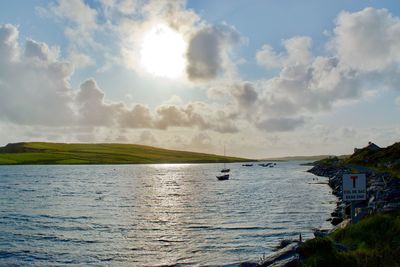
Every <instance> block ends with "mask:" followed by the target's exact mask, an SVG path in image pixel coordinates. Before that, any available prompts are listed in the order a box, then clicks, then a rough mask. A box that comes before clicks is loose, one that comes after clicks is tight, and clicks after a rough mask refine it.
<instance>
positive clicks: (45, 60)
mask: <svg viewBox="0 0 400 267" xmlns="http://www.w3.org/2000/svg"><path fill="white" fill-rule="evenodd" d="M55 51H56V52H55ZM57 51H58V49H57V48H49V47H48V46H47V45H46V44H44V43H37V42H35V41H33V40H27V42H26V43H25V47H24V53H22V51H21V49H20V48H19V46H18V30H17V28H16V27H15V26H12V25H0V54H2V55H4V54H5V55H6V56H4V57H2V58H1V61H0V69H1V74H0V91H1V95H2V97H1V98H0V114H1V117H2V118H3V119H5V120H9V121H15V122H18V123H20V124H25V125H35V124H36V125H54V126H57V125H69V124H71V123H73V121H74V120H75V114H74V111H73V109H72V108H71V106H70V104H71V100H72V97H71V91H70V89H69V88H68V83H67V81H66V80H67V78H68V77H69V76H70V75H71V73H72V71H73V67H72V66H71V65H70V64H69V63H68V62H63V61H57V58H56V57H57V56H58V52H57Z"/></svg>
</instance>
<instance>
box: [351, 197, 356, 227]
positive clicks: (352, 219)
mask: <svg viewBox="0 0 400 267" xmlns="http://www.w3.org/2000/svg"><path fill="white" fill-rule="evenodd" d="M350 207H351V208H350V209H351V223H352V224H353V223H355V222H356V216H355V211H356V209H355V206H354V201H351V202H350Z"/></svg>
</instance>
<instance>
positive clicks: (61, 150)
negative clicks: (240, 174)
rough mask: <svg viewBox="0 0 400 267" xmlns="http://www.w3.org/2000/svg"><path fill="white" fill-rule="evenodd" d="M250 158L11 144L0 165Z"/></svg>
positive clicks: (145, 148)
mask: <svg viewBox="0 0 400 267" xmlns="http://www.w3.org/2000/svg"><path fill="white" fill-rule="evenodd" d="M240 161H250V160H249V159H244V158H237V157H224V156H219V155H211V154H203V153H195V152H187V151H176V150H168V149H162V148H156V147H150V146H143V145H131V144H65V143H42V142H29V143H14V144H8V145H6V146H5V147H0V164H2V165H4V164H144V163H217V162H240Z"/></svg>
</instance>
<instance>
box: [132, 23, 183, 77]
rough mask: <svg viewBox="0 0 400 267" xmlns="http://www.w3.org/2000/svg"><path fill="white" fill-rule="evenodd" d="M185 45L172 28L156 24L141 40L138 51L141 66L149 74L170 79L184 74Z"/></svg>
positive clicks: (180, 36)
mask: <svg viewBox="0 0 400 267" xmlns="http://www.w3.org/2000/svg"><path fill="white" fill-rule="evenodd" d="M186 48H187V44H186V42H185V40H184V38H183V36H182V35H181V34H180V33H178V32H177V31H175V30H173V29H172V28H170V27H168V26H166V25H164V24H157V25H156V26H154V27H153V28H152V29H150V30H149V31H148V32H147V33H146V34H145V35H144V38H143V41H142V45H141V49H140V59H141V60H140V62H141V66H142V67H143V68H144V69H145V70H146V71H147V72H148V73H150V74H152V75H155V76H160V77H165V78H170V79H176V78H179V77H182V76H183V75H184V73H185V67H186V61H185V53H186Z"/></svg>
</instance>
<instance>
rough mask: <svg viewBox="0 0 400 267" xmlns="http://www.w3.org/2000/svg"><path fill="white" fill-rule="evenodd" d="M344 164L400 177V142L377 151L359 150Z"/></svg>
mask: <svg viewBox="0 0 400 267" xmlns="http://www.w3.org/2000/svg"><path fill="white" fill-rule="evenodd" d="M345 163H346V164H354V165H362V166H366V167H370V168H374V169H377V170H380V171H387V172H390V173H392V174H394V175H396V176H400V142H398V143H394V144H393V145H391V146H388V147H385V148H380V149H377V150H369V149H368V148H363V149H360V150H359V151H357V152H355V153H354V154H353V155H351V156H350V157H349V158H348V159H347V160H346V161H345Z"/></svg>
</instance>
